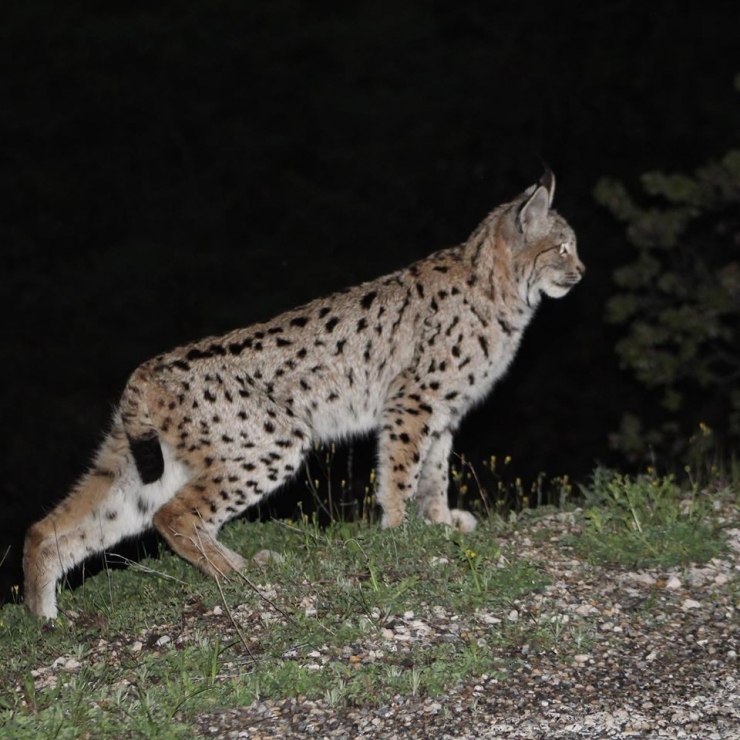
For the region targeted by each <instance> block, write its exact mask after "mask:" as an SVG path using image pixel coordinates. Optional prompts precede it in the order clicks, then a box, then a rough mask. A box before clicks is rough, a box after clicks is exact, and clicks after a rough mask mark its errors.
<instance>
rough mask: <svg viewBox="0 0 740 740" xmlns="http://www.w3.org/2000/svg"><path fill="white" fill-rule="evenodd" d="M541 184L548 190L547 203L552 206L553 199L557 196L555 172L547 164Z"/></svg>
mask: <svg viewBox="0 0 740 740" xmlns="http://www.w3.org/2000/svg"><path fill="white" fill-rule="evenodd" d="M540 185H541V186H542V187H543V188H545V190H547V195H548V204H547V205H548V207H549V208H552V199H553V198H554V197H555V173H554V172H553V171H552V170H551V169H550V168H549V167H548V166H547V165H545V171H544V173H543V174H542V177H541V178H540Z"/></svg>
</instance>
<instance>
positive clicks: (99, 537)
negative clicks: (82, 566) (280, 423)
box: [23, 423, 185, 619]
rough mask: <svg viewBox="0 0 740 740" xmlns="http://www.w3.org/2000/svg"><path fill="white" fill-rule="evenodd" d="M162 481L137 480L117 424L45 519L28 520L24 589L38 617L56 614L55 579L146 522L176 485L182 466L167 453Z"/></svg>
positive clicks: (28, 601) (144, 527) (182, 475)
mask: <svg viewBox="0 0 740 740" xmlns="http://www.w3.org/2000/svg"><path fill="white" fill-rule="evenodd" d="M168 464H169V466H170V467H169V470H168V472H167V474H166V475H165V481H164V482H163V483H157V484H154V485H151V486H142V483H141V481H140V479H139V477H138V475H137V474H136V472H135V470H134V467H133V462H132V460H131V459H130V456H129V451H128V445H127V443H126V440H125V437H124V434H123V430H122V429H121V427H120V424H118V423H114V428H113V430H112V431H111V433H110V434H109V435H108V437H107V438H106V440H105V442H104V443H103V446H102V447H101V449H100V451H99V453H98V456H97V458H96V460H95V464H94V467H93V469H92V470H91V471H90V472H89V473H88V474H87V475H85V476H84V477H83V478H82V479H81V480H80V482H79V483H78V484H77V485H76V486H75V487H74V488H73V490H72V492H71V493H70V494H69V495H68V496H67V498H65V499H64V500H63V501H62V502H61V503H59V505H58V506H57V507H56V508H55V509H54V510H53V511H52V512H51V513H50V514H49V515H48V516H46V517H45V518H44V519H42V520H41V521H39V522H37V523H36V524H33V525H32V526H31V527H30V528H29V529H28V532H27V534H26V540H25V543H24V548H23V571H24V576H25V582H24V594H25V602H26V605H27V606H28V608H29V609H30V610H31V611H32V612H33V613H34V614H36V615H37V616H39V617H46V618H49V619H53V618H55V617H56V616H57V604H56V584H57V581H58V580H59V579H60V578H61V577H62V576H63V575H64V574H65V573H66V572H67V571H68V570H71V569H72V568H74V567H75V566H76V565H77V564H78V563H80V562H82V561H83V560H84V559H85V558H86V557H88V556H90V555H94V554H95V553H99V552H102V551H103V550H105V549H107V548H109V547H112V546H113V545H115V544H116V543H118V542H120V541H121V540H122V539H124V538H125V537H129V536H132V535H135V534H138V533H139V532H142V531H143V530H145V529H146V528H147V527H149V526H150V525H151V518H152V514H153V512H154V510H155V509H156V508H157V507H158V506H159V505H160V504H161V502H162V500H163V499H164V497H166V496H167V495H168V493H167V491H166V490H165V489H166V486H165V485H164V483H167V484H169V485H171V486H173V488H172V489H171V490H172V491H174V490H175V488H178V487H180V486H181V485H182V483H183V482H184V480H185V473H184V470H183V469H182V468H181V467H180V468H178V465H177V464H176V463H174V462H173V461H172V459H171V457H169V456H168Z"/></svg>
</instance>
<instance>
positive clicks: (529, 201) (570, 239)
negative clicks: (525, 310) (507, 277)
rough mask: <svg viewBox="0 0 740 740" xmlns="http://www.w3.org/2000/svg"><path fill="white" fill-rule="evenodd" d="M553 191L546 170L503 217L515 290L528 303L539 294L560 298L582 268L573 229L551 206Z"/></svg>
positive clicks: (532, 301) (537, 297) (577, 276)
mask: <svg viewBox="0 0 740 740" xmlns="http://www.w3.org/2000/svg"><path fill="white" fill-rule="evenodd" d="M554 194H555V176H554V175H553V173H552V172H550V171H549V170H547V171H546V172H545V174H544V175H543V176H542V178H541V180H540V182H539V183H538V184H536V185H532V186H531V187H530V188H528V189H527V190H525V191H524V193H522V195H520V196H519V197H518V198H517V199H515V200H514V201H513V202H512V203H511V204H510V207H509V208H508V209H507V214H506V217H505V233H506V242H507V244H508V246H509V249H510V251H511V259H512V263H513V265H514V270H515V275H516V279H517V283H518V285H519V292H520V294H521V296H522V298H523V299H524V300H525V301H526V302H527V304H528V305H530V306H534V305H536V304H537V303H539V299H540V297H541V295H542V294H543V293H544V294H545V295H547V296H550V297H551V298H561V297H562V296H564V295H565V294H566V293H567V292H568V291H569V290H570V289H571V288H572V287H573V286H574V285H575V284H576V283H577V282H579V280H580V279H581V277H582V276H583V273H584V272H585V271H586V268H585V266H584V264H583V262H581V260H579V259H578V253H577V251H576V235H575V234H574V233H573V229H571V227H570V226H568V224H567V223H566V221H565V219H564V218H563V217H562V216H560V215H559V214H558V213H556V212H555V211H553V210H552V208H551V206H552V199H553V195H554Z"/></svg>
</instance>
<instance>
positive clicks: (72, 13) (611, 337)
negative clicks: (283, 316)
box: [0, 0, 740, 587]
mask: <svg viewBox="0 0 740 740" xmlns="http://www.w3.org/2000/svg"><path fill="white" fill-rule="evenodd" d="M674 5H675V4H674V3H668V2H650V3H648V2H644V0H642V1H641V2H631V1H629V0H605V1H603V2H600V3H582V4H580V5H578V4H575V3H569V4H568V5H567V8H568V10H567V11H564V10H563V7H561V4H558V3H551V4H544V5H542V6H539V5H535V4H530V3H495V2H466V1H465V0H457V1H456V2H421V0H404V1H403V2H399V0H395V2H388V1H387V0H372V1H370V0H364V1H355V2H352V1H348V2H342V3H336V2H324V1H321V0H318V1H313V2H308V1H307V0H305V1H303V2H298V1H290V0H252V1H250V2H245V1H244V0H223V1H220V2H192V1H191V2H180V3H171V4H158V3H137V2H130V3H126V4H125V5H124V4H121V6H120V8H119V9H118V10H116V9H114V5H113V4H111V3H104V4H101V3H92V2H90V3H84V2H77V1H75V0H68V1H67V2H66V3H64V7H63V8H62V6H61V4H59V3H52V2H51V1H50V0H43V1H42V0H26V1H24V2H22V3H20V2H19V3H3V7H2V9H1V10H0V163H1V164H0V219H1V223H2V236H3V239H2V264H3V268H4V269H3V276H2V280H0V291H2V303H3V305H2V313H3V331H2V342H1V343H0V353H1V354H0V367H2V368H3V375H4V380H3V384H2V389H3V393H2V401H1V403H2V407H1V408H0V414H2V419H3V422H4V423H3V430H4V431H3V444H2V455H3V458H4V459H3V472H4V475H3V490H2V501H0V559H2V558H3V554H4V553H6V550H7V554H6V555H5V563H4V565H3V566H2V567H1V568H0V570H1V571H2V574H3V576H2V577H3V579H4V580H3V582H2V584H0V585H2V586H4V587H7V586H8V585H10V584H12V583H18V582H19V578H20V575H19V568H20V546H21V542H22V535H23V532H24V530H25V528H26V526H27V525H28V524H29V523H31V522H32V521H33V520H36V519H38V518H40V517H41V516H42V515H43V514H44V512H45V511H46V510H48V508H49V506H50V505H51V504H52V503H53V502H55V501H56V500H58V499H59V498H60V497H61V496H63V495H64V494H65V493H66V491H67V490H68V488H69V486H70V484H71V483H72V482H73V480H74V479H75V477H77V476H78V475H79V474H80V473H81V472H82V471H83V470H84V468H85V466H86V464H87V463H88V461H89V460H90V458H91V455H92V453H93V451H94V449H95V447H96V445H97V443H98V441H99V440H100V438H101V435H102V430H103V429H104V427H105V425H106V423H107V421H108V419H109V417H110V414H111V410H112V407H113V405H114V404H115V403H116V401H117V399H118V395H119V393H120V391H121V389H122V387H123V384H124V383H125V381H126V378H127V377H128V375H129V374H130V372H131V371H132V370H133V369H134V368H135V367H136V366H137V365H138V364H139V363H140V362H142V361H144V360H146V359H148V358H149V357H151V356H152V355H154V354H155V353H158V352H160V351H162V350H165V349H168V348H170V347H172V346H175V345H177V344H181V343H185V342H188V341H191V340H194V339H198V338H201V337H203V336H205V335H207V334H218V333H222V332H224V331H226V330H229V329H231V328H234V327H237V326H243V325H247V324H249V323H250V322H253V321H255V320H258V319H266V318H269V317H270V316H271V315H273V314H275V313H277V312H279V311H281V310H284V309H288V308H291V307H293V306H295V305H298V304H300V303H303V302H305V301H308V300H310V299H312V298H314V297H317V296H319V295H321V294H327V293H330V292H332V291H334V290H336V289H339V288H341V287H344V286H346V285H349V284H354V283H357V282H360V281H362V280H367V279H371V278H374V277H377V276H379V275H381V274H383V273H386V272H388V271H391V270H393V269H395V268H398V267H401V266H403V265H405V264H407V263H409V262H411V261H413V260H415V259H417V258H420V257H422V256H424V255H426V254H428V253H429V252H431V251H433V250H435V249H438V248H441V247H444V246H451V245H453V244H455V243H458V242H460V241H462V240H464V239H465V238H466V237H467V235H468V234H469V233H470V231H472V229H473V228H474V227H475V225H476V224H477V223H478V222H479V221H480V220H481V219H482V217H483V216H484V215H485V214H486V213H487V212H488V211H489V210H491V209H492V208H493V207H494V206H495V205H497V204H499V203H500V202H502V201H503V200H505V199H508V198H510V197H512V196H514V195H516V194H517V193H518V192H520V191H521V190H522V189H524V188H525V187H526V186H528V185H529V184H530V183H531V182H533V181H534V180H536V179H537V178H538V177H539V175H540V173H541V169H542V167H541V161H542V160H545V161H546V162H547V163H548V164H549V165H550V166H551V167H552V168H553V169H554V171H555V173H556V175H557V177H558V189H557V193H556V199H555V200H556V207H557V208H558V210H559V211H560V212H561V213H563V214H564V215H565V216H566V217H567V218H568V220H569V221H570V223H571V224H572V225H573V227H574V228H575V230H576V232H577V233H578V235H579V240H580V242H579V251H580V254H581V257H582V259H583V260H584V262H585V263H586V264H587V266H588V274H587V277H586V279H585V281H584V282H583V283H582V285H580V286H579V287H578V288H577V289H576V290H575V291H574V292H573V293H572V294H571V295H570V296H568V297H567V298H565V299H564V300H562V301H557V302H556V301H549V300H547V301H545V302H544V305H543V306H542V308H541V309H540V313H539V315H538V316H537V318H536V319H535V321H534V323H533V326H532V327H531V328H530V330H529V331H528V335H527V336H526V338H525V340H524V343H523V347H522V349H521V352H520V354H519V356H518V358H517V360H516V362H515V363H514V366H513V369H512V371H511V373H510V375H509V377H508V378H507V379H506V380H505V381H504V382H503V383H501V384H500V386H499V387H498V388H497V390H496V391H495V392H494V394H493V396H492V398H491V399H490V401H489V402H488V403H487V404H486V405H485V406H483V407H481V408H480V409H478V410H477V411H476V412H475V413H474V414H472V415H471V417H470V418H469V419H468V421H467V422H466V424H465V426H464V428H463V431H462V434H461V435H460V436H459V438H458V440H457V442H456V449H457V450H458V451H460V452H464V453H465V454H466V456H467V458H468V459H470V460H471V461H473V462H474V463H476V462H477V461H479V460H483V459H487V458H489V456H490V455H494V454H495V455H497V456H499V457H500V458H503V457H504V456H505V455H510V456H511V457H512V459H513V461H512V463H511V470H512V471H515V474H516V475H520V476H522V478H523V479H524V480H525V481H530V480H532V479H534V478H535V477H536V476H537V475H538V474H539V473H540V472H545V473H547V474H548V475H559V474H564V473H567V474H569V475H570V476H571V477H574V478H581V479H583V478H585V477H587V476H588V474H589V473H590V471H591V470H592V468H593V466H594V464H595V463H596V462H597V461H601V462H611V461H612V460H613V458H612V453H611V452H610V450H609V447H608V444H607V436H608V433H609V432H610V431H611V430H613V429H614V428H615V427H616V425H617V423H618V420H619V418H620V416H621V413H622V411H623V410H624V409H625V407H627V406H628V405H630V404H632V405H634V404H639V400H640V395H639V393H640V392H639V390H638V389H637V388H636V386H635V385H634V384H633V382H632V381H631V379H630V378H629V377H628V376H627V375H626V374H624V373H622V372H621V371H620V370H619V367H618V361H617V358H616V355H615V354H614V351H613V346H614V342H615V340H616V338H617V337H618V336H619V333H618V331H617V330H616V329H615V328H613V327H609V326H607V325H606V324H605V323H604V303H605V301H606V299H607V298H608V297H609V295H610V294H611V293H612V292H613V285H612V282H611V273H612V271H613V269H614V268H615V267H617V266H618V265H620V264H623V263H625V262H627V261H630V260H631V259H632V250H631V248H630V246H629V245H628V243H627V242H626V239H625V236H624V232H623V229H622V227H621V226H620V225H619V224H617V223H615V222H614V221H613V219H612V218H611V217H610V216H609V215H608V214H607V213H605V212H604V211H603V210H602V209H600V208H599V207H598V206H597V205H596V204H595V202H594V199H593V188H594V185H595V183H596V181H597V180H598V178H599V177H601V176H604V175H608V176H613V177H617V178H619V179H623V180H624V181H625V182H626V183H627V184H628V186H635V185H636V183H637V178H638V175H639V174H640V173H642V172H644V171H645V170H649V169H655V168H660V169H664V170H669V171H670V170H683V171H686V170H689V171H690V170H691V169H693V168H694V167H695V166H697V165H700V164H701V163H703V161H704V160H706V159H707V158H709V157H711V156H719V155H721V154H722V153H723V152H724V151H726V150H727V149H728V148H729V147H730V145H731V144H733V143H734V142H735V141H736V136H737V132H738V129H739V127H738V124H740V106H739V105H738V100H737V94H736V93H735V92H734V91H733V84H732V82H733V77H734V76H735V74H737V73H738V72H740V51H739V49H740V42H739V40H738V39H739V38H740V9H738V6H737V5H735V9H734V10H733V9H730V5H731V4H730V3H724V2H721V3H720V2H717V3H708V2H704V3H697V4H695V7H694V8H693V9H692V10H688V11H680V12H679V11H677V10H675V9H674V8H673V6H674ZM370 455H371V453H369V452H367V450H365V452H362V450H361V451H360V452H359V453H358V456H357V460H356V462H355V468H356V470H357V476H358V479H359V480H361V481H364V480H366V478H367V473H368V472H369V468H370ZM361 485H362V484H361ZM525 485H526V484H525ZM295 487H296V489H301V490H302V489H303V488H304V484H303V482H302V480H298V481H297V483H296V486H295ZM277 500H278V503H280V501H283V502H285V501H288V502H290V500H291V499H290V498H286V494H282V495H280V496H278V499H277ZM285 505H287V506H290V503H288V504H285ZM8 548H9V549H8Z"/></svg>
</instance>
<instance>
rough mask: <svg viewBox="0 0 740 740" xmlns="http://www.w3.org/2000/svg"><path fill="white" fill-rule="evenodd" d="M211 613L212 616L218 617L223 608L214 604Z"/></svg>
mask: <svg viewBox="0 0 740 740" xmlns="http://www.w3.org/2000/svg"><path fill="white" fill-rule="evenodd" d="M212 613H213V616H214V617H220V616H221V615H222V614H223V613H224V610H223V609H222V608H221V607H220V606H214V607H213V612H212Z"/></svg>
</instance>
